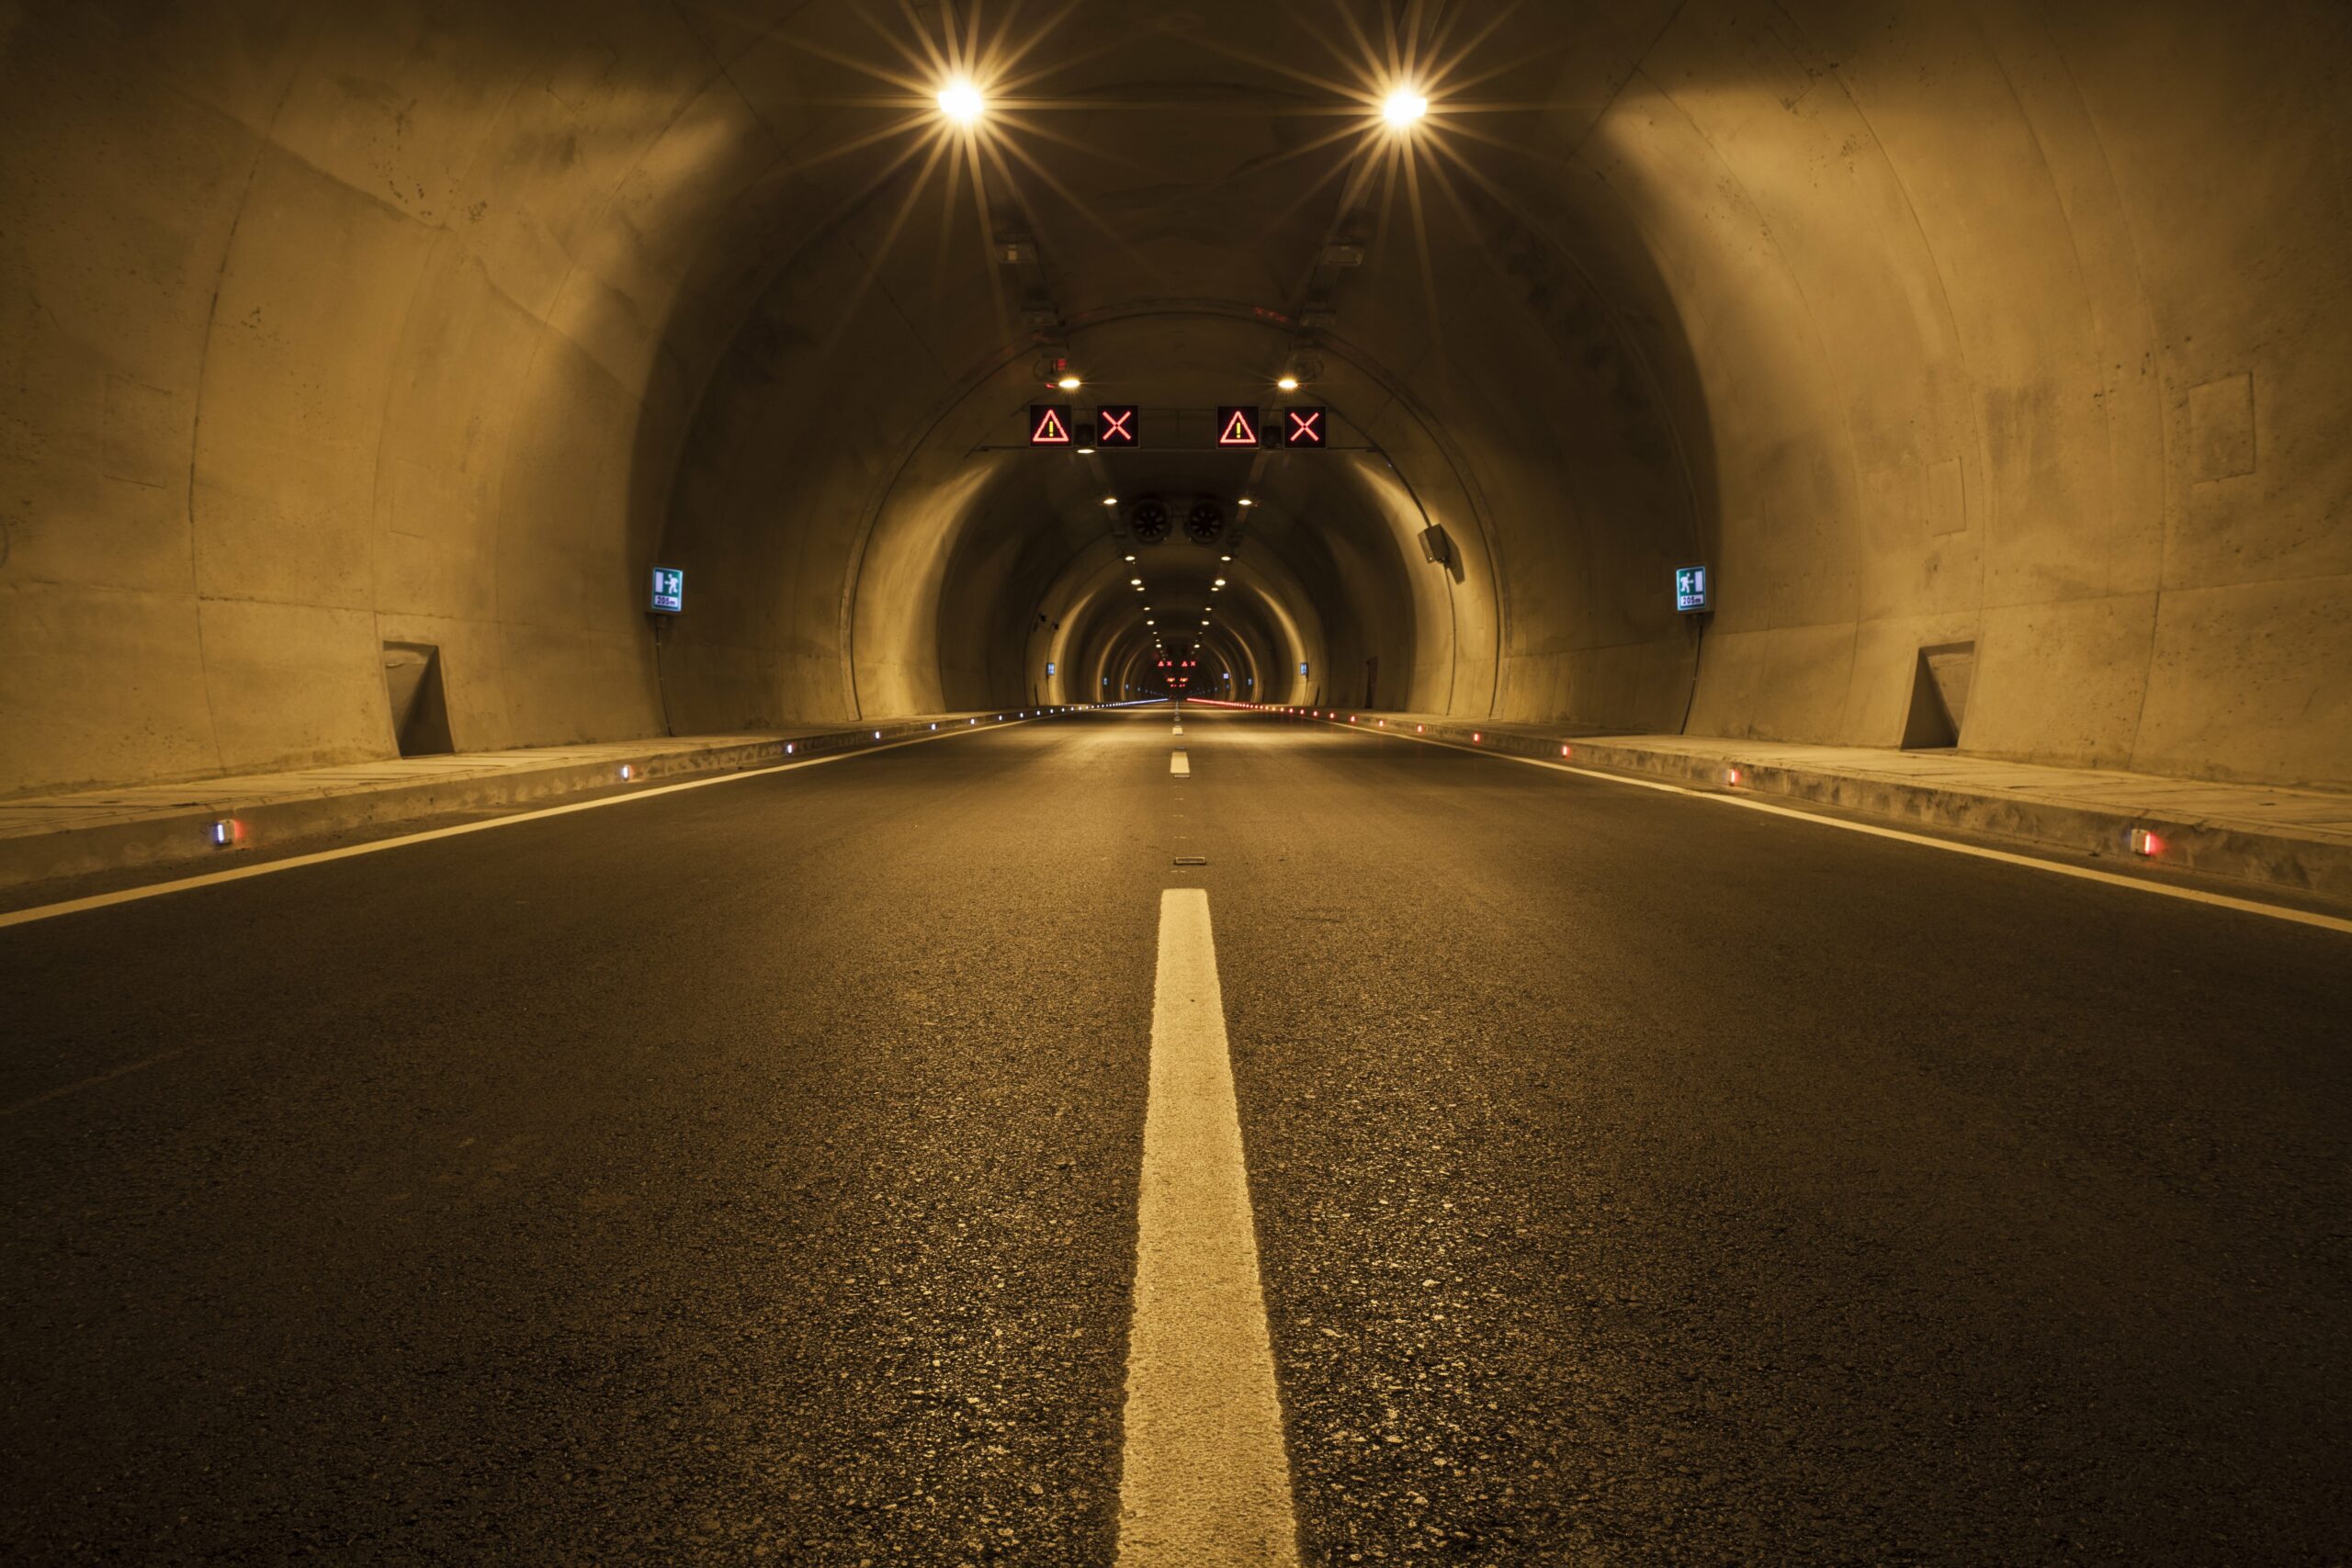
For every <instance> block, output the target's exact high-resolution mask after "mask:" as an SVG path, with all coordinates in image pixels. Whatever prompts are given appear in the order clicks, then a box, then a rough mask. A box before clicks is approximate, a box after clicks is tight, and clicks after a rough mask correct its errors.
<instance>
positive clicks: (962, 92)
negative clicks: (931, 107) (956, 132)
mask: <svg viewBox="0 0 2352 1568" xmlns="http://www.w3.org/2000/svg"><path fill="white" fill-rule="evenodd" d="M988 107H989V101H988V100H987V99H986V98H984V97H982V96H980V90H979V89H978V87H975V86H974V85H972V83H971V80H970V78H968V77H964V76H958V77H956V79H955V80H954V81H953V82H950V83H948V84H947V85H945V86H944V87H942V88H940V89H939V112H940V113H941V114H944V115H945V116H946V117H947V118H949V119H952V120H954V121H955V122H956V124H958V125H976V124H978V122H979V118H980V116H981V115H983V114H985V113H987V112H988Z"/></svg>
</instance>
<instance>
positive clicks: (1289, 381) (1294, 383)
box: [1274, 376, 1298, 392]
mask: <svg viewBox="0 0 2352 1568" xmlns="http://www.w3.org/2000/svg"><path fill="white" fill-rule="evenodd" d="M1274 385H1275V386H1277V387H1280V388H1281V389H1283V391H1285V392H1295V391H1297V390H1298V378H1297V377H1295V376H1284V377H1283V378H1282V379H1281V380H1279V381H1276V382H1275V383H1274Z"/></svg>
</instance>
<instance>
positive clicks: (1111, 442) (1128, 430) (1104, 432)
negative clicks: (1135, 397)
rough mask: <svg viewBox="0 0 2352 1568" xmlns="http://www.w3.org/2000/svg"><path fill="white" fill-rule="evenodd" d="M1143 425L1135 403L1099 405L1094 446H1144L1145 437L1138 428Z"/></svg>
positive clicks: (1096, 410)
mask: <svg viewBox="0 0 2352 1568" xmlns="http://www.w3.org/2000/svg"><path fill="white" fill-rule="evenodd" d="M1141 423H1142V421H1141V420H1140V419H1139V418H1137V417H1136V406H1135V404H1133V403H1100V404H1097V405H1096V407H1095V410H1094V445H1096V446H1141V445H1142V444H1143V435H1142V433H1141V432H1140V431H1139V430H1138V429H1137V428H1136V427H1137V426H1138V425H1139V424H1141Z"/></svg>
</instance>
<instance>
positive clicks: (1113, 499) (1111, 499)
mask: <svg viewBox="0 0 2352 1568" xmlns="http://www.w3.org/2000/svg"><path fill="white" fill-rule="evenodd" d="M1118 504H1119V498H1118V497H1117V496H1115V495H1106V496H1104V497H1103V505H1105V506H1116V505H1118ZM1128 559H1129V560H1133V559H1135V557H1133V556H1129V557H1128Z"/></svg>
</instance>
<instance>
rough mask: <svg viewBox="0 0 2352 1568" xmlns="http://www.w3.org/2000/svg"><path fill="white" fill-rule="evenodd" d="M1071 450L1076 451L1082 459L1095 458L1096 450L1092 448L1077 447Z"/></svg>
mask: <svg viewBox="0 0 2352 1568" xmlns="http://www.w3.org/2000/svg"><path fill="white" fill-rule="evenodd" d="M1071 450H1073V451H1075V452H1076V453H1077V454H1078V455H1079V456H1080V457H1092V456H1094V448H1093V447H1091V446H1077V447H1073V448H1071Z"/></svg>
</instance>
